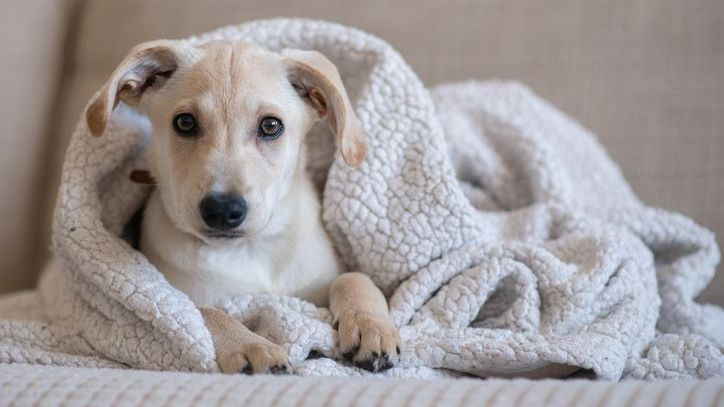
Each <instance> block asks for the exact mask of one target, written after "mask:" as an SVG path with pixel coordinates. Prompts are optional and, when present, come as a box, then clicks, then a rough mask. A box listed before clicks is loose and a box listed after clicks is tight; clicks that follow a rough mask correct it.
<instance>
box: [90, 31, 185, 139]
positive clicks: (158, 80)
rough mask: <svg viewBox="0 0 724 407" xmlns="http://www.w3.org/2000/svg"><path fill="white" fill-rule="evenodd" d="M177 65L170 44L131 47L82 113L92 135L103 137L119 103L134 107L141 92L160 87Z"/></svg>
mask: <svg viewBox="0 0 724 407" xmlns="http://www.w3.org/2000/svg"><path fill="white" fill-rule="evenodd" d="M177 66H178V62H177V54H176V45H175V43H174V42H172V41H165V40H161V41H152V42H147V43H143V44H140V45H137V46H136V47H135V48H133V49H132V50H131V52H130V53H129V54H128V55H127V56H126V58H125V59H124V60H123V61H122V62H121V64H120V65H119V66H118V68H116V70H115V71H114V72H113V74H112V75H111V77H110V79H108V81H107V82H106V84H105V85H104V86H103V89H102V90H101V92H100V93H99V94H98V95H97V96H96V98H95V99H94V100H93V101H92V102H91V103H90V105H88V108H87V109H86V111H85V117H86V122H87V123H88V128H89V129H90V132H91V134H92V135H94V136H96V137H98V136H100V135H101V134H103V132H104V131H105V129H106V124H107V123H108V120H109V118H110V116H111V113H112V112H113V110H114V109H115V108H116V106H117V105H118V103H119V102H120V101H123V102H124V103H126V104H128V105H131V106H133V105H136V104H137V103H138V101H139V100H140V99H141V95H142V94H143V93H144V92H146V91H148V90H150V89H154V88H157V87H159V86H160V85H161V84H162V83H163V81H165V79H167V78H168V77H169V76H171V74H172V73H173V72H174V71H175V70H176V68H177Z"/></svg>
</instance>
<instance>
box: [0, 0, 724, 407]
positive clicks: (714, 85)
mask: <svg viewBox="0 0 724 407" xmlns="http://www.w3.org/2000/svg"><path fill="white" fill-rule="evenodd" d="M6 7H7V10H10V11H11V12H8V13H4V14H3V15H2V17H0V18H2V20H0V30H3V34H4V35H3V37H4V38H5V39H6V41H4V42H3V44H2V47H4V49H3V55H4V56H5V57H4V61H5V64H3V66H2V69H3V70H5V72H4V75H2V77H3V79H2V80H3V85H4V86H3V89H4V92H3V93H2V95H0V104H2V107H3V111H4V112H5V114H6V115H5V123H6V126H9V128H8V127H6V132H3V133H2V137H5V138H7V140H5V143H4V145H5V148H3V149H0V157H1V158H2V159H0V170H2V172H0V174H2V175H1V176H0V186H1V188H0V191H2V193H0V205H2V206H1V207H2V208H3V209H4V211H3V212H4V213H5V214H6V216H5V219H4V222H3V223H2V225H0V292H11V291H16V290H19V289H24V288H30V287H32V286H33V285H34V284H35V282H36V281H37V277H38V272H39V270H41V268H42V265H43V264H44V263H45V262H46V261H47V259H48V258H49V252H48V250H47V247H48V240H49V232H48V231H49V227H50V226H49V225H50V219H51V217H52V210H53V207H54V201H55V193H56V190H57V186H58V183H59V173H60V166H61V165H62V162H63V158H64V152H65V148H66V145H67V143H68V140H69V138H70V134H71V132H72V129H73V127H74V126H75V123H76V120H77V118H78V115H79V113H80V112H81V110H82V107H83V104H84V103H85V102H86V101H87V100H88V98H89V96H90V95H91V94H92V93H93V92H94V91H95V90H96V89H98V87H99V86H100V85H101V84H102V83H103V82H104V81H105V80H106V79H107V77H108V75H109V73H110V72H111V70H112V69H113V68H114V67H115V66H116V64H117V63H118V61H119V60H120V59H121V58H122V57H123V56H124V55H125V53H126V52H127V51H128V50H129V49H130V48H131V47H132V46H133V45H134V44H136V43H138V42H141V41H145V40H151V39H156V38H162V37H165V38H176V37H185V36H188V35H191V34H194V33H199V32H204V31H208V30H210V29H213V28H215V27H218V26H222V25H226V24H235V23H239V22H242V21H247V20H253V19H258V18H266V17H273V16H301V17H310V18H315V19H325V20H332V21H336V22H339V23H342V24H347V25H352V26H355V27H358V28H361V29H363V30H365V31H368V32H370V33H372V34H374V35H377V36H379V37H381V38H383V39H385V40H387V41H388V42H390V43H391V44H392V45H393V46H394V47H395V48H397V49H398V50H399V52H400V53H401V54H402V56H403V57H404V58H405V59H406V60H407V62H408V63H409V64H410V65H411V66H412V68H413V69H414V70H415V71H416V72H417V73H418V75H419V76H420V78H421V79H422V80H423V81H424V82H425V83H426V84H429V85H434V84H437V83H441V82H448V81H454V80H462V79H467V78H510V79H516V80H520V81H522V82H524V83H526V84H527V85H528V86H530V87H531V88H532V89H533V90H534V91H535V92H536V93H538V94H539V95H541V96H542V97H544V98H546V99H547V100H549V101H551V102H552V103H554V104H555V105H556V106H558V107H559V108H560V109H562V110H563V111H564V112H566V113H568V114H569V115H571V116H572V117H575V118H576V119H577V120H579V121H580V122H581V123H582V124H583V125H584V126H586V127H588V128H589V129H591V130H593V132H594V133H596V134H597V135H598V136H599V138H600V140H601V142H602V143H603V144H604V146H605V147H606V148H607V150H608V151H609V153H610V154H611V156H612V157H613V158H614V159H615V160H616V161H617V162H618V163H619V165H620V166H621V167H622V169H623V172H624V174H625V176H626V178H627V179H628V180H629V181H630V183H631V184H632V186H633V188H634V190H635V192H636V193H637V194H638V195H639V196H640V197H641V198H642V200H643V201H645V202H646V203H648V204H650V205H653V206H659V207H663V208H667V209H671V210H675V211H678V212H681V213H683V214H685V215H687V216H690V217H692V218H693V219H694V220H695V221H697V222H698V223H699V224H701V225H704V226H705V227H708V228H710V229H711V230H713V231H715V232H716V233H717V234H718V235H722V234H723V233H724V217H723V216H721V215H722V209H721V206H720V204H719V202H720V201H721V200H722V198H724V183H723V182H722V181H721V178H722V177H724V160H722V158H724V135H723V134H722V131H723V129H724V115H722V114H721V106H722V103H723V102H724V77H723V76H722V75H721V72H724V48H722V46H721V41H720V39H721V38H724V5H722V3H720V2H718V1H716V0H701V1H692V2H680V1H675V0H664V1H659V2H646V1H633V2H630V1H629V2H624V1H615V0H608V1H602V2H595V3H591V4H585V3H583V2H576V1H570V0H554V1H548V2H531V1H528V2H525V1H504V0H486V1H472V0H452V1H448V2H414V1H409V0H406V1H400V2H385V1H379V0H371V1H368V2H352V1H340V2H324V1H321V0H311V1H295V0H292V1H287V2H265V1H258V0H248V1H230V0H213V1H204V2H202V1H193V0H180V1H170V0H150V1H148V0H146V1H141V0H126V1H123V2H118V1H112V0H97V1H93V0H34V1H31V2H25V1H19V0H13V1H11V2H8V3H7V4H6ZM723 293H724V275H723V274H722V273H719V274H718V276H717V277H715V279H714V281H712V283H711V284H710V286H709V288H708V289H707V290H706V291H705V292H704V293H703V294H702V295H701V298H700V300H701V301H704V302H712V303H717V304H720V305H724V296H722V294H723ZM192 382H193V383H194V386H186V385H185V384H186V383H192ZM0 383H2V386H3V387H2V388H3V389H4V390H3V392H2V394H0V402H3V403H4V402H5V401H6V400H12V401H16V402H18V403H20V404H26V403H27V404H34V403H36V402H37V403H39V402H46V403H50V404H57V402H58V401H59V398H65V400H66V401H68V402H69V403H73V404H94V402H104V403H105V402H109V401H111V400H113V401H118V402H127V403H129V404H138V403H139V402H146V403H154V404H156V403H157V402H161V401H166V402H168V403H172V402H174V401H178V402H186V403H194V402H195V403H198V404H200V403H203V402H206V401H208V402H217V403H223V402H224V401H226V402H229V403H235V404H237V403H240V402H241V401H242V400H243V398H244V397H247V396H249V397H258V399H257V402H258V403H259V404H264V402H266V404H286V403H290V402H296V401H300V402H306V403H309V404H312V403H315V404H316V402H318V401H320V400H321V398H323V399H324V400H328V401H329V402H330V403H335V404H336V403H348V402H350V401H355V400H364V401H369V402H374V401H375V400H377V401H379V402H381V403H390V404H398V402H406V403H408V404H412V403H415V404H418V403H422V402H425V403H429V404H436V403H446V402H456V403H461V404H467V403H470V404H478V405H481V404H483V405H485V404H486V403H487V404H490V405H494V404H507V403H510V404H514V403H528V402H532V403H535V402H541V403H542V402H544V401H545V402H549V403H551V404H556V405H560V404H564V403H569V404H573V403H576V402H582V401H590V400H591V398H593V397H595V398H596V399H597V400H599V401H601V403H602V404H605V403H609V404H611V405H623V404H625V403H628V404H635V403H637V402H641V403H647V404H649V403H654V402H656V401H660V402H662V403H669V404H670V405H681V404H682V403H683V402H684V401H686V402H688V403H690V404H699V403H702V404H706V403H711V404H716V403H722V402H724V399H722V397H724V396H722V394H724V391H722V390H721V389H724V381H722V380H719V379H713V380H709V381H706V382H698V383H696V382H680V383H677V386H676V387H675V389H676V390H672V389H674V388H672V387H670V386H665V385H662V384H646V383H643V382H641V383H639V382H627V383H622V384H619V385H613V384H611V383H600V382H591V381H573V380H569V381H552V380H547V381H541V382H531V381H523V380H512V381H504V380H497V379H496V380H486V381H480V380H477V379H465V380H456V381H453V380H444V381H442V380H441V381H437V382H434V383H428V382H416V381H402V380H387V381H381V380H379V379H354V380H351V379H350V380H340V379H298V378H271V377H260V378H247V377H243V376H236V377H221V376H216V375H198V374H188V373H186V374H181V373H152V372H129V371H115V370H94V369H73V368H52V367H38V366H3V367H2V368H0ZM119 383H123V384H125V385H127V387H123V386H118V384H119ZM199 383H203V385H199ZM687 391H688V393H687ZM541 393H544V394H545V396H541ZM717 398H718V400H717ZM247 401H249V400H247ZM252 401H253V400H251V401H249V403H251V402H252ZM255 404H256V402H255Z"/></svg>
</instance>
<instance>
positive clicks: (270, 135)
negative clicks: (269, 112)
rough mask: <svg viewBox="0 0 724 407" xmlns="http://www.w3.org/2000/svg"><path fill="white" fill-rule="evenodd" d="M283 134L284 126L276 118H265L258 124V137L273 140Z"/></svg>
mask: <svg viewBox="0 0 724 407" xmlns="http://www.w3.org/2000/svg"><path fill="white" fill-rule="evenodd" d="M282 132H284V124H283V123H282V121H281V120H280V119H277V118H276V117H272V116H267V117H265V118H263V119H261V122H259V137H261V138H262V139H264V140H274V139H276V138H277V137H279V136H280V135H281V134H282Z"/></svg>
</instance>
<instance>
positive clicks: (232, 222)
mask: <svg viewBox="0 0 724 407" xmlns="http://www.w3.org/2000/svg"><path fill="white" fill-rule="evenodd" d="M199 211H200V212H201V218H202V219H203V220H204V222H205V223H206V225H207V226H208V227H210V228H212V229H214V230H229V229H234V228H235V227H237V226H239V225H241V223H242V222H243V221H244V218H245V217H246V200H245V199H244V198H243V197H241V196H239V195H234V194H211V195H207V196H206V197H205V198H204V199H202V200H201V203H200V204H199Z"/></svg>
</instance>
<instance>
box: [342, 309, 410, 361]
mask: <svg viewBox="0 0 724 407" xmlns="http://www.w3.org/2000/svg"><path fill="white" fill-rule="evenodd" d="M338 329H339V345H340V350H341V353H342V356H344V358H345V359H347V360H348V361H350V362H352V363H353V364H354V365H355V366H357V367H360V368H362V369H365V370H368V371H370V372H373V373H377V372H382V371H385V370H387V369H391V368H393V367H394V366H395V365H396V364H397V362H398V361H399V360H400V345H399V343H400V335H399V333H398V332H397V329H396V328H395V327H394V325H393V324H392V321H390V320H389V317H387V316H386V315H384V316H382V315H375V314H371V313H367V312H361V311H356V312H351V313H348V314H345V315H342V316H341V317H340V319H339V328H338Z"/></svg>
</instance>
